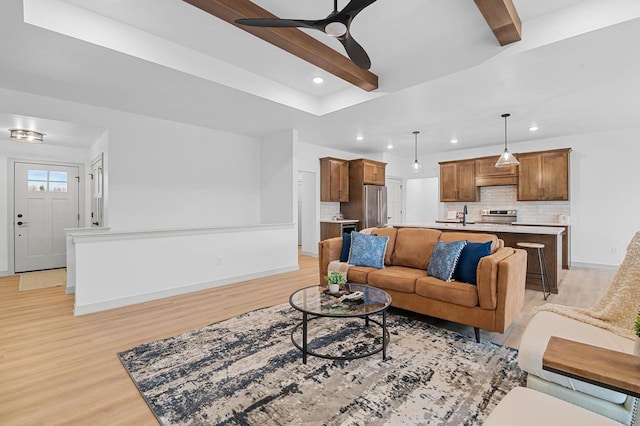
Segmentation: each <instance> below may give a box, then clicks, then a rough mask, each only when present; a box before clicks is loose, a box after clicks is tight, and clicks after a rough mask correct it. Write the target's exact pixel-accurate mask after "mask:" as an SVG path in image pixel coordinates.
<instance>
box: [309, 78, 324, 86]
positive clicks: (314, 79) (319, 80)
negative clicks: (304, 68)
mask: <svg viewBox="0 0 640 426" xmlns="http://www.w3.org/2000/svg"><path fill="white" fill-rule="evenodd" d="M311 81H313V83H314V84H322V83H324V77H320V76H316V77H313V79H312V80H311Z"/></svg>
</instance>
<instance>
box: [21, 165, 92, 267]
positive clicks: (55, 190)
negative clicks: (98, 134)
mask: <svg viewBox="0 0 640 426" xmlns="http://www.w3.org/2000/svg"><path fill="white" fill-rule="evenodd" d="M14 164H15V168H14V185H15V188H14V197H15V202H14V217H13V223H14V249H15V250H14V262H15V265H14V266H15V272H25V271H36V270H39V269H51V268H63V267H65V266H66V263H67V259H66V241H65V234H64V228H77V227H78V226H79V221H80V219H79V210H78V188H79V185H78V180H79V176H80V175H79V170H78V167H73V166H60V165H53V164H36V163H21V162H16V163H14Z"/></svg>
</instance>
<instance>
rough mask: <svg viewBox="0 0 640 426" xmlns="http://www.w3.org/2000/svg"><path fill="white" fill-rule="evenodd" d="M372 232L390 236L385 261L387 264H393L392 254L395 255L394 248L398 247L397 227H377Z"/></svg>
mask: <svg viewBox="0 0 640 426" xmlns="http://www.w3.org/2000/svg"><path fill="white" fill-rule="evenodd" d="M372 232H373V233H374V234H376V235H379V236H381V237H389V242H388V243H387V250H386V251H385V253H384V263H385V265H391V256H392V255H393V250H394V249H395V248H396V236H397V234H398V230H397V229H396V228H376V229H374V230H373V231H372Z"/></svg>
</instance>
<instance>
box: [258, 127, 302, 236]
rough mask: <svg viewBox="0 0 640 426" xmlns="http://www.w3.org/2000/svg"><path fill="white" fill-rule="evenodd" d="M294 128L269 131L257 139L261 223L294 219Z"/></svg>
mask: <svg viewBox="0 0 640 426" xmlns="http://www.w3.org/2000/svg"><path fill="white" fill-rule="evenodd" d="M297 138H298V132H297V131H296V130H288V131H285V132H279V133H276V134H274V135H270V136H268V137H265V138H263V139H262V141H261V143H260V223H263V224H267V223H293V222H294V220H293V218H294V211H293V210H292V206H294V205H295V204H294V198H296V199H297V188H298V186H297V184H296V182H297V173H294V169H293V147H294V145H295V142H296V141H297Z"/></svg>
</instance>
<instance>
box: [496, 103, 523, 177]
mask: <svg viewBox="0 0 640 426" xmlns="http://www.w3.org/2000/svg"><path fill="white" fill-rule="evenodd" d="M510 115H511V114H502V117H504V152H503V153H502V155H501V156H500V158H499V159H498V161H497V162H496V167H509V166H517V165H518V164H520V162H519V161H518V160H517V159H516V157H514V156H513V154H512V153H510V152H509V150H508V149H507V118H508V117H509V116H510Z"/></svg>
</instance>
